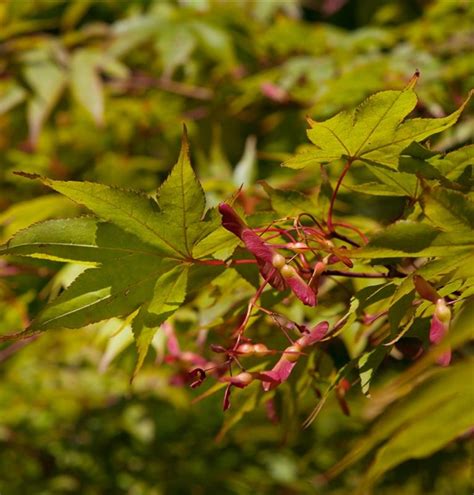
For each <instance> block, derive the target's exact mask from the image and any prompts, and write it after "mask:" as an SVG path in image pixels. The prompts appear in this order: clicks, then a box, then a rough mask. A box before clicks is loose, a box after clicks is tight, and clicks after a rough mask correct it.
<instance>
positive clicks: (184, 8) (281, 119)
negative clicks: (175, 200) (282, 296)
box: [0, 0, 474, 495]
mask: <svg viewBox="0 0 474 495" xmlns="http://www.w3.org/2000/svg"><path fill="white" fill-rule="evenodd" d="M473 21H474V3H473V2H471V1H462V0H458V1H454V0H438V1H423V0H398V1H391V0H385V1H384V0H358V1H357V0H352V1H351V0H321V1H317V0H314V1H311V0H308V1H299V0H263V1H257V0H255V1H250V0H227V1H224V0H223V1H218V0H181V1H177V2H176V1H166V0H162V1H159V0H156V1H152V0H129V1H117V0H101V1H98V0H96V1H93V0H70V1H62V0H10V1H8V0H6V1H5V0H3V1H0V241H2V242H4V241H6V240H8V239H9V238H10V237H11V235H13V234H14V233H15V232H17V231H18V230H20V229H22V228H24V227H26V226H28V225H30V224H32V223H34V222H37V221H41V220H44V219H47V218H54V217H63V216H68V215H70V216H72V215H75V214H78V213H79V210H78V207H77V206H74V205H72V203H70V202H69V201H68V200H66V199H64V198H62V197H59V196H57V195H53V194H50V193H48V191H47V190H46V189H44V188H43V187H42V186H40V185H38V184H36V183H32V182H29V181H26V180H24V179H22V178H20V177H17V176H15V175H13V174H12V171H14V170H23V171H27V172H32V173H39V174H43V175H47V176H49V177H52V178H57V179H76V180H92V181H100V182H104V183H107V184H113V185H118V186H124V187H130V188H134V189H139V190H144V191H152V190H153V189H155V188H156V187H157V186H158V185H159V184H160V183H161V182H162V180H163V179H164V177H166V174H167V172H168V171H169V170H170V168H171V166H172V165H173V163H174V162H175V160H176V157H177V154H178V150H179V140H180V135H181V124H182V122H185V123H186V124H187V126H188V128H189V132H190V141H191V146H192V157H193V163H194V165H195V168H196V170H197V172H198V175H199V177H200V179H201V180H202V182H203V185H204V188H205V189H206V192H207V195H208V201H209V204H211V205H212V204H215V203H216V202H217V201H219V200H221V199H222V198H225V197H228V196H230V195H231V194H232V193H233V192H234V191H235V190H236V189H237V188H238V187H239V186H240V185H241V184H242V183H243V184H245V187H246V190H247V191H248V192H249V197H251V196H252V194H256V195H261V194H262V192H261V188H260V187H259V186H258V185H257V184H256V181H257V180H259V179H265V180H269V181H271V183H272V185H276V186H285V187H293V188H300V189H302V190H303V189H308V188H311V187H312V186H314V185H315V182H316V181H317V180H319V178H318V177H313V176H311V174H310V173H309V172H308V171H305V170H304V171H299V172H298V173H297V174H295V172H294V171H291V170H288V169H282V168H280V166H279V165H280V163H281V162H282V161H283V160H284V159H285V158H287V157H288V156H290V154H292V153H294V152H295V150H297V149H298V147H300V146H301V145H304V144H305V143H306V137H305V129H306V122H305V116H311V117H312V118H313V119H316V120H318V119H324V118H327V117H329V116H331V115H332V114H334V113H335V112H338V111H340V110H342V109H345V108H349V109H350V108H352V107H353V106H354V105H356V104H357V103H359V102H360V101H361V100H363V99H364V98H365V97H366V96H368V95H370V94H372V93H373V92H376V91H379V90H383V89H390V88H395V89H400V88H402V87H404V85H405V84H406V83H407V81H408V80H409V79H410V77H411V76H412V75H413V73H414V71H415V69H419V70H420V71H421V79H420V82H419V84H418V87H417V93H418V95H419V98H420V104H419V106H418V108H417V114H418V115H420V116H436V117H439V116H442V115H445V114H448V113H450V112H451V111H453V110H454V109H455V108H457V106H459V104H460V102H461V101H462V100H463V99H464V98H465V96H466V94H467V92H468V90H469V89H470V88H471V87H473V86H474V84H473V82H474V75H473V74H474V73H473V70H472V69H473V66H474V54H473V51H472V26H473ZM472 131H473V117H472V116H469V115H467V116H465V117H464V118H463V120H462V122H460V124H459V125H457V126H456V127H455V128H453V130H451V131H449V132H447V133H444V134H443V135H442V136H441V138H440V139H439V140H438V141H437V142H436V147H437V149H438V150H449V149H453V148H456V147H457V146H460V145H462V144H465V143H466V142H468V141H469V139H470V137H471V136H472ZM336 173H337V172H334V174H335V175H334V176H332V177H330V178H331V179H334V178H335V177H336ZM397 201H398V200H386V199H384V201H383V208H382V207H381V203H380V202H379V203H377V201H375V200H370V201H369V200H367V198H365V199H363V200H360V202H359V204H358V207H359V208H364V209H365V210H367V211H373V212H375V213H373V215H374V217H377V220H378V221H382V222H383V216H384V215H386V216H387V217H392V216H393V212H396V211H397V205H398V203H397ZM0 263H1V264H0V276H1V278H0V334H6V333H10V332H14V331H18V330H20V329H21V328H23V327H24V326H25V325H27V323H28V321H29V319H30V318H31V317H32V316H33V315H34V314H35V312H36V311H37V310H38V308H39V307H40V306H41V305H43V304H44V302H45V301H46V300H47V299H48V298H49V297H51V296H52V295H54V294H56V293H57V292H58V291H59V290H60V289H61V288H62V287H64V286H66V285H67V284H68V283H69V282H70V281H71V280H72V279H73V278H74V276H75V274H76V273H77V267H75V266H73V265H71V266H66V267H61V266H60V265H59V264H56V263H53V262H48V263H40V262H38V261H25V260H22V262H21V263H20V264H12V265H10V264H8V263H7V262H6V261H1V262H0ZM53 274H54V278H52V280H50V279H51V276H52V275H53ZM183 318H184V319H186V315H184V316H183ZM121 328H122V323H121V322H119V321H115V320H114V321H110V322H106V323H103V324H100V325H94V326H93V327H88V328H87V329H83V330H80V331H63V332H52V333H46V334H45V335H43V336H41V338H38V339H36V340H31V341H28V342H18V343H16V344H13V345H11V346H7V345H5V346H4V347H3V348H0V377H1V381H2V386H1V387H0V494H1V495H18V494H25V495H30V494H35V495H36V494H68V493H78V494H79V493H80V494H86V495H89V494H91V495H95V494H122V493H123V494H130V495H141V494H150V495H155V494H156V495H161V494H191V495H200V494H208V493H219V494H242V495H245V494H285V495H286V494H289V495H290V494H299V493H302V494H334V495H342V494H347V493H350V492H351V491H353V490H354V489H355V488H357V486H358V483H359V480H360V478H361V476H362V475H363V474H364V471H365V470H366V469H367V466H368V465H369V463H370V461H371V458H370V456H369V457H367V458H364V459H363V460H362V461H361V462H359V463H357V464H356V465H355V467H351V468H350V469H348V470H347V471H345V472H344V473H343V474H342V475H341V476H339V477H338V478H336V479H335V480H333V481H331V482H330V483H325V482H324V481H323V479H322V478H321V475H322V473H324V472H325V471H326V470H327V469H329V468H330V467H331V466H332V465H334V464H335V463H336V462H337V461H338V460H340V459H341V458H342V457H343V456H344V455H345V454H347V453H348V452H349V450H350V448H351V447H352V446H353V445H354V443H355V442H356V441H358V440H360V439H361V438H363V437H364V435H366V432H367V431H368V430H369V429H370V422H368V421H367V420H366V419H364V415H363V411H364V408H365V402H366V399H365V398H363V399H361V398H360V396H359V394H357V393H354V394H353V395H354V397H351V395H350V396H349V403H350V406H351V409H352V415H351V416H350V417H347V416H344V414H343V413H342V412H341V410H340V408H339V407H338V405H337V401H336V400H333V399H330V400H329V401H328V404H327V406H326V408H325V409H324V410H323V412H322V414H321V415H320V417H319V418H318V420H317V421H316V422H315V423H314V424H313V425H312V426H311V427H310V428H309V429H308V430H302V428H301V423H302V421H303V419H304V415H301V414H300V413H299V410H298V407H299V405H298V404H296V403H294V401H293V399H292V395H291V394H290V393H288V394H286V395H285V394H283V397H282V398H281V399H280V400H281V401H282V402H283V404H282V405H280V406H281V407H280V409H281V414H282V417H281V421H280V422H279V423H277V424H274V423H272V422H271V421H270V420H269V419H268V417H267V414H266V411H265V407H264V406H261V407H259V408H257V409H255V410H253V411H251V412H250V413H249V414H247V415H246V416H245V418H244V419H243V420H242V421H241V422H240V423H239V425H237V426H236V427H235V428H233V429H231V430H230V431H229V432H228V433H227V435H225V436H224V438H223V439H222V440H221V441H220V442H216V440H215V438H216V435H217V434H218V432H219V430H220V428H221V426H222V422H223V419H224V415H223V413H222V412H221V395H220V394H217V395H215V396H212V397H210V398H208V399H206V400H204V401H201V402H198V403H195V404H191V399H192V397H193V396H196V393H195V392H192V391H190V390H188V389H187V388H183V387H175V386H173V385H172V383H171V382H172V381H173V380H172V378H173V376H174V374H175V373H176V369H173V368H172V367H170V366H165V365H159V364H157V363H156V362H154V356H151V357H150V359H149V360H148V361H147V362H146V365H145V367H144V368H143V370H142V372H141V373H140V374H139V376H138V377H137V379H136V380H135V382H134V383H133V385H130V383H129V380H130V375H131V372H132V370H133V367H134V362H135V357H136V355H135V350H134V347H133V345H131V336H130V332H129V329H127V328H125V329H124V330H123V329H122V330H121ZM120 330H121V331H120ZM117 332H118V333H117ZM160 345H161V344H160V342H157V343H156V348H157V349H158V351H159V350H160ZM339 353H342V354H343V355H345V354H347V350H346V349H345V348H344V346H343V345H342V343H341V348H340V349H339V348H337V349H333V351H332V357H333V359H335V360H337V358H338V354H339ZM158 354H159V353H158ZM398 366H399V367H400V370H402V368H403V365H402V364H399V365H398ZM395 368H396V366H395ZM393 372H394V369H393V367H392V368H391V370H390V371H389V370H386V373H385V375H384V374H383V373H382V376H381V377H380V382H381V383H383V382H384V380H388V379H389V378H390V376H391V375H390V374H391V373H393ZM305 400H306V402H307V403H308V404H310V405H311V404H313V403H315V402H316V397H315V396H312V397H307V398H306V399H305ZM469 448H470V446H469V439H468V438H467V437H466V438H465V439H463V440H461V441H459V442H455V443H451V444H449V445H448V446H447V447H445V448H444V449H443V450H441V451H440V452H437V453H436V454H434V455H431V456H430V457H428V458H425V459H419V460H411V461H408V462H404V463H402V464H400V465H399V466H398V467H396V468H395V469H392V470H390V471H389V472H388V473H387V474H385V476H384V477H383V479H382V480H381V481H380V483H379V485H378V488H377V489H376V493H380V494H387V495H391V494H400V493H403V494H408V495H409V494H413V495H415V494H416V495H417V494H428V493H429V494H439V495H451V494H453V495H455V494H456V495H457V494H462V493H469V483H470V473H469V470H470V467H469V463H468V462H467V457H468V450H469Z"/></svg>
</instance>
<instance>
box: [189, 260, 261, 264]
mask: <svg viewBox="0 0 474 495" xmlns="http://www.w3.org/2000/svg"><path fill="white" fill-rule="evenodd" d="M190 261H192V263H199V264H200V265H218V266H219V265H226V266H229V265H254V264H255V263H257V260H250V259H243V260H230V261H227V262H226V261H222V260H195V259H193V260H190Z"/></svg>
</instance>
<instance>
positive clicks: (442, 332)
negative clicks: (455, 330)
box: [413, 275, 451, 366]
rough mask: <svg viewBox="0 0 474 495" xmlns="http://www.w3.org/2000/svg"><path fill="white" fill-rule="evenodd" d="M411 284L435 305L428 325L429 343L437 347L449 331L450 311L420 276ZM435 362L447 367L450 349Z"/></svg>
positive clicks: (449, 359)
mask: <svg viewBox="0 0 474 495" xmlns="http://www.w3.org/2000/svg"><path fill="white" fill-rule="evenodd" d="M413 283H414V285H415V289H416V291H417V292H418V294H419V295H420V296H421V297H422V298H423V299H426V300H427V301H430V302H432V303H433V304H434V305H435V311H434V314H433V318H432V319H431V325H430V342H431V343H432V344H433V345H438V344H439V343H441V341H442V340H443V339H444V337H445V336H446V335H447V333H448V331H449V325H450V323H451V309H450V308H449V307H448V305H447V304H446V301H445V300H444V298H442V297H440V295H439V294H438V292H437V291H436V289H435V288H434V287H433V286H432V285H431V284H430V283H429V282H427V281H426V280H425V279H424V278H423V277H421V276H420V275H415V276H414V277H413ZM436 362H437V363H438V364H439V365H440V366H448V365H449V363H450V362H451V349H448V350H447V351H446V352H443V353H442V354H441V355H440V356H438V359H437V360H436Z"/></svg>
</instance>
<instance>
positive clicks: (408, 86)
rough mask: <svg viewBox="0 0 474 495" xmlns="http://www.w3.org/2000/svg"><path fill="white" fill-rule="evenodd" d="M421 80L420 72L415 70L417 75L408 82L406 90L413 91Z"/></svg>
mask: <svg viewBox="0 0 474 495" xmlns="http://www.w3.org/2000/svg"><path fill="white" fill-rule="evenodd" d="M419 78H420V70H419V69H415V73H414V74H413V76H412V77H411V79H410V80H409V81H408V84H407V85H406V87H405V90H407V89H413V88H414V87H415V86H416V83H417V82H418V79H419Z"/></svg>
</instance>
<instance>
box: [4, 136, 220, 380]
mask: <svg viewBox="0 0 474 495" xmlns="http://www.w3.org/2000/svg"><path fill="white" fill-rule="evenodd" d="M23 175H26V176H27V177H29V178H36V179H40V180H41V181H42V182H43V184H45V185H47V186H48V187H50V188H52V189H54V190H56V191H58V192H60V193H61V194H63V195H64V196H67V197H68V198H70V199H72V200H73V201H75V202H77V203H79V204H81V205H84V206H86V207H87V208H88V209H89V210H91V211H92V212H93V213H94V214H95V215H96V217H79V218H71V219H61V220H49V221H46V222H43V223H38V224H35V225H32V226H31V227H29V228H27V229H25V230H22V231H20V232H18V233H17V234H16V235H15V236H14V237H13V238H12V239H11V240H10V241H9V242H8V243H7V244H6V245H5V246H2V247H0V254H8V255H19V256H29V257H34V258H44V259H50V260H56V261H67V262H70V261H72V262H77V263H82V264H86V265H89V266H90V267H89V268H88V269H86V270H85V271H84V272H83V273H82V274H81V275H79V276H78V277H77V279H76V280H74V282H73V283H72V284H71V285H70V286H69V287H68V288H67V289H66V290H65V291H64V292H63V293H62V294H61V295H60V296H59V297H57V298H56V299H54V300H53V301H52V302H50V303H49V304H48V305H47V306H46V307H45V308H44V309H43V310H42V311H41V312H40V313H39V314H38V315H37V317H36V318H35V319H34V320H33V322H32V323H31V325H30V326H29V327H28V328H27V329H26V330H25V331H24V332H22V333H21V334H17V336H19V335H20V336H22V337H23V336H27V335H30V334H32V333H36V332H41V331H45V330H50V329H57V328H80V327H83V326H85V325H88V324H90V323H95V322H98V321H101V320H104V319H107V318H111V317H124V316H128V315H130V314H132V313H133V312H137V317H136V322H134V324H133V330H134V335H135V339H136V343H137V347H138V352H139V361H138V364H137V368H136V370H135V373H136V372H137V371H138V369H139V367H140V366H141V364H142V363H143V360H144V358H145V356H146V353H147V350H148V347H149V345H150V342H151V339H152V338H153V335H154V333H155V332H156V330H157V328H158V327H159V325H161V324H162V323H163V322H164V321H166V319H167V318H169V317H170V316H171V315H172V314H173V313H174V312H175V311H176V309H178V307H179V306H180V305H182V304H183V302H184V300H185V298H186V293H187V290H188V274H189V276H190V282H189V285H190V288H191V290H196V287H197V285H199V283H200V281H204V282H205V281H208V280H209V277H212V276H215V275H217V274H218V273H219V272H218V268H219V267H207V266H203V265H200V264H198V263H196V259H195V257H198V258H202V257H206V256H209V255H212V254H213V251H216V250H218V249H220V248H222V241H223V239H222V236H221V235H217V236H215V235H213V236H210V235H209V234H211V233H213V234H215V233H216V232H220V231H221V230H222V231H223V229H222V228H221V227H220V226H219V225H220V223H219V220H218V215H217V213H216V212H215V211H214V210H209V211H208V212H206V200H205V194H204V191H203V189H202V187H201V185H200V183H199V181H198V179H197V178H196V176H195V174H194V171H193V169H192V167H191V164H190V160H189V147H188V142H187V137H186V133H184V136H183V142H182V147H181V153H180V155H179V159H178V162H177V164H176V165H175V166H174V168H173V170H172V171H171V173H170V175H169V177H168V178H167V179H166V180H165V182H164V183H163V184H162V186H161V187H160V189H159V191H158V193H157V197H156V200H155V199H154V198H149V197H147V196H145V195H143V194H141V193H138V192H135V191H127V190H122V189H117V188H113V187H109V186H106V185H103V184H96V183H90V182H74V181H70V182H69V181H56V180H52V179H48V178H42V177H39V176H31V175H28V174H23ZM213 238H215V239H214V240H213ZM200 241H203V242H200ZM201 246H203V248H204V249H203V248H201ZM194 247H196V254H195V257H193V251H194ZM203 270H204V271H205V272H206V273H203ZM194 271H196V272H199V274H198V275H194ZM207 272H209V273H207ZM204 282H203V283H204ZM3 338H4V339H5V337H3Z"/></svg>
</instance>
